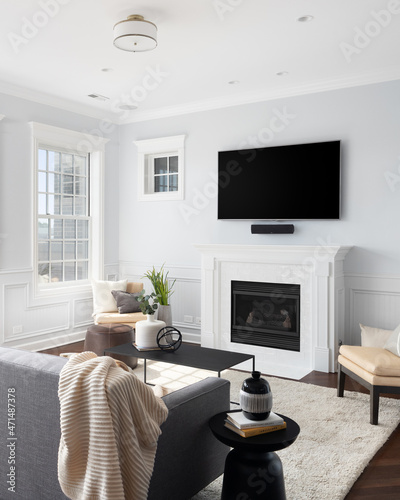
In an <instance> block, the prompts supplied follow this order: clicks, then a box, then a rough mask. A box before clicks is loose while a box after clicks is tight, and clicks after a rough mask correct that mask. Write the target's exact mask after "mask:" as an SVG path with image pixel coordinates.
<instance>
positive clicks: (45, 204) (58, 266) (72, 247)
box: [37, 146, 90, 283]
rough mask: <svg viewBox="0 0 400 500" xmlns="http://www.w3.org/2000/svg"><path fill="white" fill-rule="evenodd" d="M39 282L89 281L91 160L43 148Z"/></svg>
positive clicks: (39, 180)
mask: <svg viewBox="0 0 400 500" xmlns="http://www.w3.org/2000/svg"><path fill="white" fill-rule="evenodd" d="M37 154H38V162H37V165H38V169H37V176H38V178H37V186H38V193H37V196H38V203H37V207H38V214H37V215H38V225H37V236H38V253H37V255H38V259H37V260H38V262H37V264H38V276H39V282H53V283H54V282H60V281H79V280H87V279H88V278H89V241H90V209H89V180H90V177H89V160H90V156H89V155H88V154H87V155H79V154H75V153H73V152H65V151H61V150H55V149H54V148H48V147H44V146H39V149H38V152H37Z"/></svg>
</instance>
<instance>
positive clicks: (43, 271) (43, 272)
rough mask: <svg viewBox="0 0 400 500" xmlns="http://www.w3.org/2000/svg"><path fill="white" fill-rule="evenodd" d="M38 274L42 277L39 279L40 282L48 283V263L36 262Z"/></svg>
mask: <svg viewBox="0 0 400 500" xmlns="http://www.w3.org/2000/svg"><path fill="white" fill-rule="evenodd" d="M38 275H39V276H41V277H42V279H40V281H41V282H42V283H48V281H49V263H48V262H43V263H40V264H38Z"/></svg>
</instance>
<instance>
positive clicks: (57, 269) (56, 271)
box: [51, 262, 64, 281]
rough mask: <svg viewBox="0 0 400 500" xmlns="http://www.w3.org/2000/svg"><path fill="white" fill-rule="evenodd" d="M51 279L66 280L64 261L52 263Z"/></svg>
mask: <svg viewBox="0 0 400 500" xmlns="http://www.w3.org/2000/svg"><path fill="white" fill-rule="evenodd" d="M51 281H64V280H63V268H62V263H61V262H60V263H57V264H52V265H51Z"/></svg>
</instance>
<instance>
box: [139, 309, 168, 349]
mask: <svg viewBox="0 0 400 500" xmlns="http://www.w3.org/2000/svg"><path fill="white" fill-rule="evenodd" d="M165 326H166V325H165V323H164V321H159V320H157V319H154V314H148V315H147V319H146V321H138V322H137V323H136V326H135V344H136V345H137V347H139V348H142V349H145V348H147V349H149V348H154V347H158V345H157V334H158V332H159V331H160V330H161V328H165Z"/></svg>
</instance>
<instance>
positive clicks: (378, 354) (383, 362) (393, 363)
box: [339, 345, 400, 377]
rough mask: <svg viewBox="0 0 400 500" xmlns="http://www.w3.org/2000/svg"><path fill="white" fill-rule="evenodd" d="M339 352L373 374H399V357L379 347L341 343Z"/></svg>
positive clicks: (394, 375) (385, 375) (397, 375)
mask: <svg viewBox="0 0 400 500" xmlns="http://www.w3.org/2000/svg"><path fill="white" fill-rule="evenodd" d="M339 352H340V354H341V355H342V356H343V357H345V358H347V359H349V360H350V361H352V362H353V363H355V364H356V365H358V366H360V367H361V368H362V369H364V370H366V371H367V372H369V373H372V374H373V375H378V376H381V377H399V376H400V358H399V357H398V356H396V355H394V354H393V353H391V352H389V351H387V350H386V349H382V348H380V347H362V346H355V345H342V346H340V350H339Z"/></svg>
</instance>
